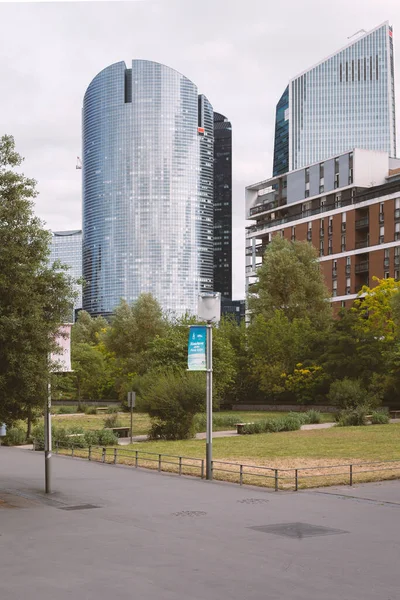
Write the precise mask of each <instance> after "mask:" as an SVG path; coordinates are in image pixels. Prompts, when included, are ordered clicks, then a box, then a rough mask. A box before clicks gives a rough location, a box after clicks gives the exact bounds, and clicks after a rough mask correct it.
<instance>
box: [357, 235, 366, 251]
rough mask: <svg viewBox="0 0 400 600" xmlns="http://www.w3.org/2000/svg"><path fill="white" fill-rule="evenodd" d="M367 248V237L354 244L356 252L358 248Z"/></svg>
mask: <svg viewBox="0 0 400 600" xmlns="http://www.w3.org/2000/svg"><path fill="white" fill-rule="evenodd" d="M368 246H369V237H366V238H364V239H363V240H359V241H358V242H356V249H357V250H358V249H359V248H368Z"/></svg>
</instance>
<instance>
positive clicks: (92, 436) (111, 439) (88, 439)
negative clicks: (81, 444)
mask: <svg viewBox="0 0 400 600" xmlns="http://www.w3.org/2000/svg"><path fill="white" fill-rule="evenodd" d="M116 444H118V438H117V436H116V435H115V434H114V433H113V432H112V431H106V430H105V429H100V430H98V431H87V432H86V433H85V445H86V446H115V445H116Z"/></svg>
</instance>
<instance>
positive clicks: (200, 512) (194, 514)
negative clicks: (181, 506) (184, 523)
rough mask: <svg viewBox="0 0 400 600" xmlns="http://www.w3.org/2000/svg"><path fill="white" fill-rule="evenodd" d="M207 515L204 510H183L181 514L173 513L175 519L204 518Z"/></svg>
mask: <svg viewBox="0 0 400 600" xmlns="http://www.w3.org/2000/svg"><path fill="white" fill-rule="evenodd" d="M206 514H207V513H206V512H204V511H203V510H182V511H181V512H176V513H172V516H173V517H204V515H206Z"/></svg>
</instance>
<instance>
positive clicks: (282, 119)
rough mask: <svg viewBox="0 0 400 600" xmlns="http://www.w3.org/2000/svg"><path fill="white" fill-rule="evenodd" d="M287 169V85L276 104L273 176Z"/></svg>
mask: <svg viewBox="0 0 400 600" xmlns="http://www.w3.org/2000/svg"><path fill="white" fill-rule="evenodd" d="M288 171H289V86H287V88H286V90H285V91H284V92H283V94H282V96H281V98H280V100H279V102H278V104H277V105H276V115H275V144H274V165H273V177H275V175H283V173H287V172H288Z"/></svg>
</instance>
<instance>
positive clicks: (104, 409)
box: [96, 406, 108, 415]
mask: <svg viewBox="0 0 400 600" xmlns="http://www.w3.org/2000/svg"><path fill="white" fill-rule="evenodd" d="M106 412H108V406H96V415H101V414H102V413H106Z"/></svg>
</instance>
